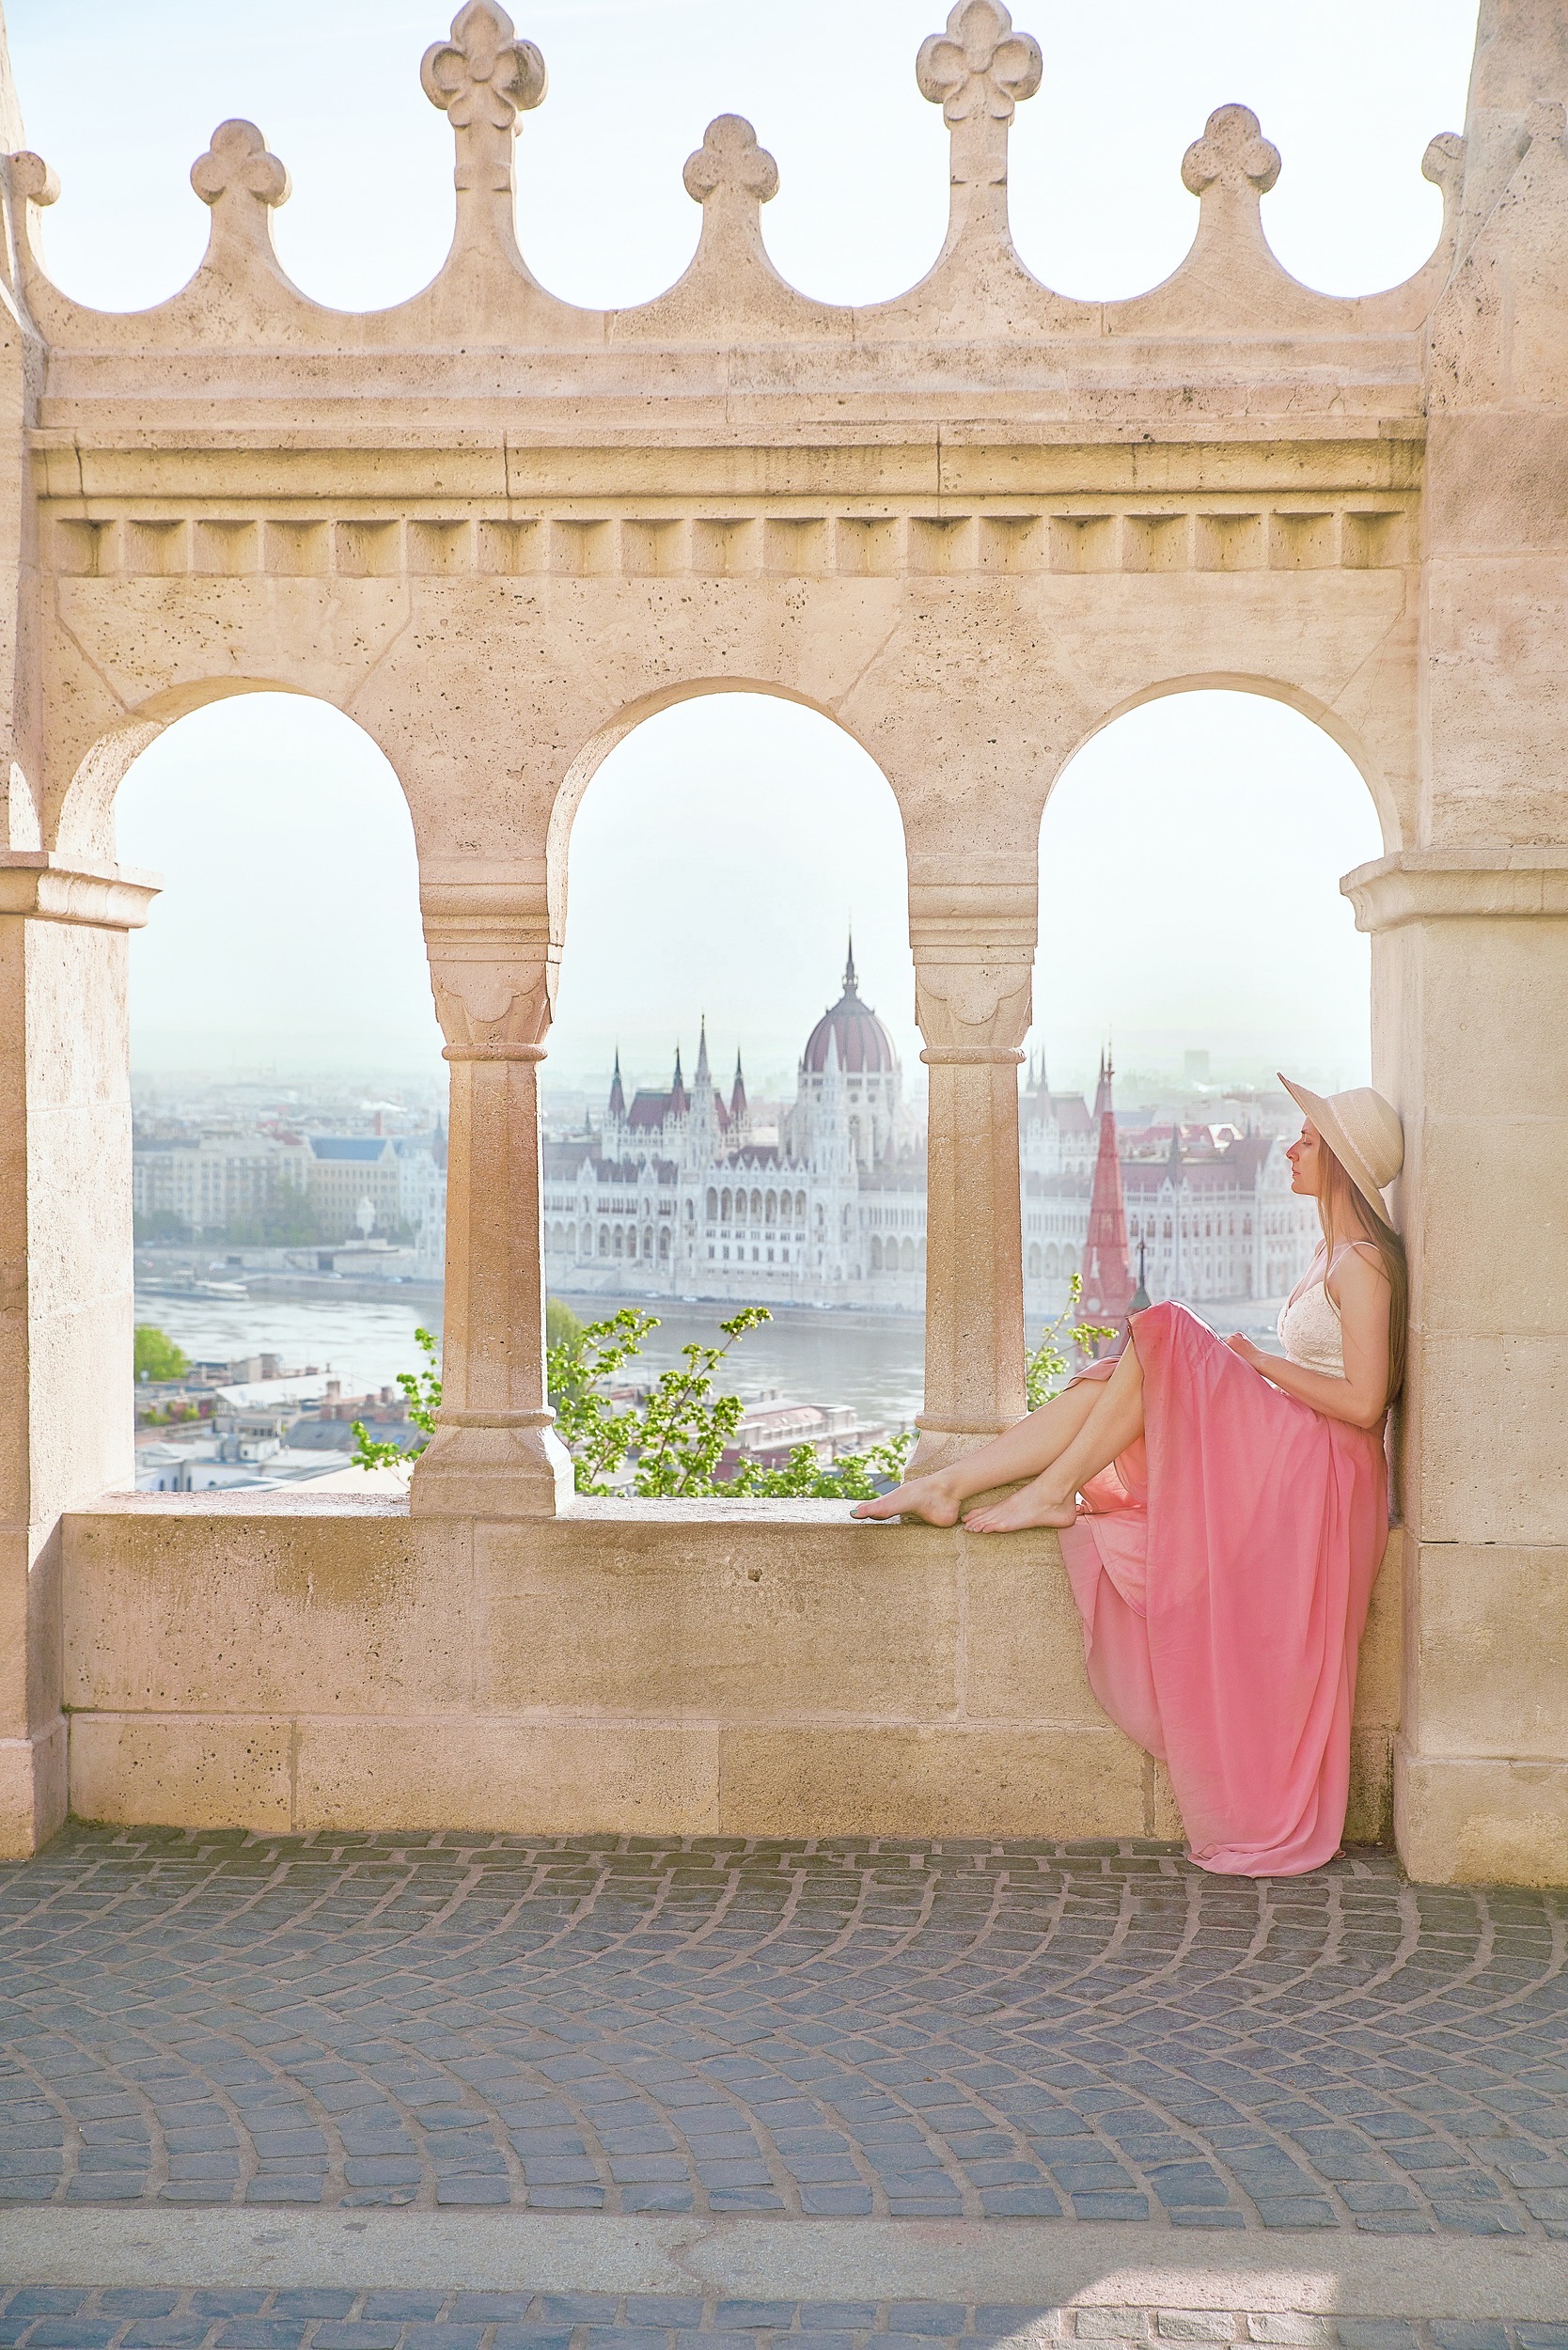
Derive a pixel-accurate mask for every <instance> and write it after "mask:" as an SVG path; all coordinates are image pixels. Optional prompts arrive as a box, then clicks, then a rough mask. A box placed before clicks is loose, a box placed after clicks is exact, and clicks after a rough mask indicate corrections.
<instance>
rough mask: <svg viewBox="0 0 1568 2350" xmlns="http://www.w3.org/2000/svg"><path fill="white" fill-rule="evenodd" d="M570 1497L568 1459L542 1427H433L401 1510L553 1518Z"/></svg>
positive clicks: (546, 1427) (442, 1515) (437, 1515)
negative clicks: (405, 1507) (431, 1434)
mask: <svg viewBox="0 0 1568 2350" xmlns="http://www.w3.org/2000/svg"><path fill="white" fill-rule="evenodd" d="M530 1418H535V1416H532V1415H530ZM572 1492H573V1485H572V1455H571V1454H570V1453H569V1452H568V1450H567V1449H566V1447H565V1445H563V1444H562V1442H561V1440H560V1438H559V1437H558V1436H557V1434H556V1432H555V1430H554V1428H553V1427H551V1426H549V1425H548V1423H546V1424H545V1425H543V1426H540V1425H538V1424H534V1425H529V1424H526V1423H525V1424H524V1425H522V1426H508V1425H504V1424H503V1425H502V1426H499V1427H497V1426H494V1425H492V1426H489V1427H482V1428H476V1427H472V1426H469V1427H443V1426H442V1425H441V1423H440V1421H439V1420H438V1421H437V1423H436V1431H435V1434H434V1435H433V1436H432V1437H431V1441H430V1443H429V1444H428V1445H427V1446H426V1448H425V1449H424V1451H423V1452H422V1453H421V1454H420V1455H419V1458H418V1459H417V1461H416V1463H415V1464H414V1475H413V1478H412V1480H411V1481H410V1484H409V1495H408V1508H409V1515H410V1516H411V1517H416V1518H558V1517H560V1516H561V1515H562V1514H563V1513H564V1512H566V1511H567V1510H568V1509H570V1507H571V1504H572Z"/></svg>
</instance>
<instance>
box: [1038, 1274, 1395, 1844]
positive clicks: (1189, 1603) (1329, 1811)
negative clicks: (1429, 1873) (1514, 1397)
mask: <svg viewBox="0 0 1568 2350" xmlns="http://www.w3.org/2000/svg"><path fill="white" fill-rule="evenodd" d="M1132 1334H1133V1343H1134V1344H1135V1345H1136V1346H1137V1354H1138V1360H1139V1362H1140V1363H1141V1365H1142V1367H1143V1421H1144V1433H1143V1435H1142V1437H1141V1438H1140V1439H1139V1440H1138V1441H1137V1443H1136V1444H1134V1445H1132V1446H1130V1447H1129V1448H1128V1449H1127V1450H1126V1451H1125V1452H1123V1453H1121V1454H1120V1455H1119V1456H1118V1458H1117V1460H1116V1461H1115V1462H1114V1463H1113V1464H1112V1465H1111V1466H1110V1467H1109V1468H1108V1469H1105V1470H1103V1471H1102V1472H1101V1474H1100V1475H1099V1476H1098V1477H1096V1478H1094V1479H1093V1480H1091V1481H1090V1484H1089V1485H1088V1486H1087V1487H1086V1488H1085V1491H1084V1497H1083V1503H1082V1506H1081V1508H1080V1511H1079V1515H1078V1520H1077V1523H1076V1525H1074V1526H1070V1527H1067V1528H1064V1529H1063V1532H1062V1536H1061V1549H1062V1557H1063V1558H1064V1559H1065V1560H1066V1562H1067V1572H1068V1575H1069V1577H1070V1579H1071V1581H1072V1585H1073V1595H1074V1599H1075V1600H1076V1602H1077V1606H1078V1613H1079V1614H1080V1615H1081V1616H1082V1618H1083V1624H1084V1651H1085V1654H1086V1656H1087V1658H1088V1663H1089V1678H1090V1686H1091V1687H1092V1689H1093V1691H1094V1694H1095V1696H1096V1697H1097V1698H1098V1699H1099V1700H1100V1703H1101V1704H1102V1705H1103V1706H1104V1707H1105V1711H1106V1713H1107V1714H1108V1715H1109V1716H1110V1717H1111V1719H1112V1721H1114V1722H1116V1723H1117V1724H1118V1725H1119V1726H1120V1728H1121V1729H1122V1730H1124V1731H1126V1733H1127V1735H1128V1736H1129V1737H1130V1738H1133V1739H1136V1740H1137V1744H1138V1745H1139V1746H1140V1747H1144V1748H1145V1749H1146V1750H1147V1751H1148V1752H1149V1753H1150V1754H1152V1755H1157V1756H1158V1757H1159V1758H1160V1760H1161V1761H1162V1762H1164V1763H1166V1764H1167V1765H1168V1768H1169V1772H1170V1779H1171V1785H1172V1787H1173V1788H1174V1790H1175V1794H1176V1801H1177V1803H1178V1804H1179V1805H1180V1807H1181V1812H1182V1821H1183V1825H1184V1827H1185V1829H1186V1832H1187V1840H1188V1842H1189V1845H1190V1847H1191V1851H1192V1857H1193V1858H1194V1860H1196V1861H1197V1862H1198V1863H1199V1865H1200V1867H1201V1868H1204V1869H1211V1870H1214V1871H1215V1872H1216V1873H1218V1874H1222V1875H1227V1876H1299V1875H1301V1874H1303V1873H1304V1872H1306V1871H1307V1870H1309V1869H1317V1868H1321V1867H1322V1865H1323V1863H1324V1862H1325V1860H1329V1859H1331V1858H1332V1857H1333V1856H1334V1854H1335V1852H1336V1851H1337V1850H1338V1848H1339V1843H1340V1839H1341V1836H1342V1834H1343V1832H1344V1821H1345V1801H1346V1796H1347V1794H1348V1792H1349V1783H1350V1723H1351V1713H1352V1709H1353V1707H1354V1704H1355V1700H1356V1652H1357V1649H1358V1647H1359V1644H1360V1639H1361V1632H1362V1627H1363V1626H1364V1624H1365V1623H1366V1620H1367V1606H1368V1603H1369V1601H1370V1600H1371V1597H1372V1583H1373V1580H1374V1579H1375V1577H1376V1575H1377V1570H1378V1566H1379V1564H1380V1562H1381V1560H1382V1557H1383V1550H1384V1545H1385V1543H1386V1541H1387V1538H1388V1471H1387V1466H1386V1464H1385V1461H1384V1455H1383V1437H1382V1433H1381V1430H1371V1431H1369V1430H1366V1429H1361V1428H1350V1427H1347V1426H1346V1425H1345V1424H1344V1423H1343V1422H1342V1421H1340V1420H1332V1419H1326V1418H1325V1417H1324V1415H1323V1414H1322V1413H1321V1412H1314V1411H1313V1410H1312V1409H1311V1408H1310V1406H1309V1404H1306V1403H1302V1402H1297V1400H1296V1399H1295V1398H1294V1396H1289V1395H1286V1394H1284V1393H1283V1392H1282V1391H1281V1390H1280V1389H1279V1388H1278V1387H1272V1386H1271V1385H1270V1384H1269V1382H1268V1381H1267V1380H1266V1379H1265V1378H1264V1377H1263V1376H1262V1373H1261V1372H1259V1371H1254V1370H1253V1369H1252V1368H1251V1366H1250V1365H1249V1364H1247V1363H1244V1362H1243V1361H1242V1359H1241V1357H1240V1356H1239V1355H1233V1354H1232V1353H1231V1350H1230V1348H1229V1347H1228V1346H1226V1345H1224V1344H1222V1342H1221V1341H1220V1340H1218V1339H1216V1338H1215V1335H1214V1333H1213V1331H1211V1330H1209V1329H1207V1328H1205V1326H1204V1324H1202V1323H1200V1321H1199V1320H1198V1318H1197V1316H1196V1315H1194V1314H1190V1313H1188V1312H1187V1310H1186V1308H1184V1307H1182V1306H1176V1305H1164V1306H1152V1307H1151V1308H1149V1310H1148V1311H1147V1312H1146V1313H1141V1314H1137V1315H1135V1316H1134V1318H1133V1323H1132ZM1114 1367H1115V1366H1114V1365H1113V1364H1112V1363H1110V1362H1104V1363H1095V1364H1093V1365H1092V1366H1091V1367H1090V1369H1089V1370H1088V1371H1085V1372H1084V1373H1082V1376H1083V1377H1084V1378H1086V1379H1108V1378H1109V1376H1110V1374H1111V1371H1112V1370H1113V1369H1114Z"/></svg>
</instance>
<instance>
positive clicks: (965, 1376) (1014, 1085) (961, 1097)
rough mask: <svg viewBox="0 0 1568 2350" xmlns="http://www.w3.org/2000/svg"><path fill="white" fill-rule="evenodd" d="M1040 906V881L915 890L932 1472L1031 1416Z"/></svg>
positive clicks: (924, 1425)
mask: <svg viewBox="0 0 1568 2350" xmlns="http://www.w3.org/2000/svg"><path fill="white" fill-rule="evenodd" d="M1034 897H1035V885H1034V879H1033V876H1032V874H1031V875H1030V877H1029V880H1028V882H1027V884H1019V885H1014V886H1011V887H1006V886H974V887H966V886H964V885H952V884H948V885H943V884H920V883H918V882H912V883H911V885H910V906H911V917H910V937H911V942H912V944H913V946H914V949H915V1017H916V1020H917V1022H918V1024H919V1028H920V1033H921V1035H922V1036H923V1037H924V1038H925V1040H926V1047H925V1050H924V1052H923V1053H922V1054H921V1055H920V1058H921V1059H922V1060H923V1061H924V1062H925V1063H926V1065H927V1067H928V1068H929V1069H930V1071H931V1088H930V1107H929V1124H928V1137H927V1143H926V1300H925V1304H926V1392H925V1408H924V1409H923V1410H922V1411H921V1412H920V1413H919V1414H918V1415H917V1418H916V1423H915V1424H916V1426H917V1428H918V1430H919V1431H920V1434H919V1439H918V1442H917V1445H916V1448H915V1453H914V1465H916V1466H917V1467H918V1468H921V1469H933V1468H939V1467H941V1466H942V1465H944V1464H945V1463H946V1462H948V1461H950V1460H953V1459H956V1458H957V1457H958V1456H959V1455H960V1454H961V1453H964V1452H969V1451H973V1450H974V1449H975V1447H976V1446H977V1445H980V1444H983V1443H984V1441H985V1439H986V1438H987V1437H988V1436H995V1435H997V1434H999V1433H1000V1432H1001V1430H1003V1429H1004V1428H1010V1427H1011V1425H1012V1423H1013V1421H1014V1420H1016V1419H1021V1418H1022V1417H1023V1414H1024V1250H1023V1225H1022V1216H1021V1210H1020V1204H1019V1191H1018V1067H1019V1063H1020V1062H1021V1061H1022V1059H1023V1058H1024V1055H1023V1051H1022V1046H1023V1041H1024V1038H1025V1036H1026V1035H1027V1031H1028V1026H1029V1018H1030V988H1029V975H1030V968H1031V964H1032V962H1033V956H1034Z"/></svg>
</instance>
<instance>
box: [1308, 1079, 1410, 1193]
mask: <svg viewBox="0 0 1568 2350" xmlns="http://www.w3.org/2000/svg"><path fill="white" fill-rule="evenodd" d="M1279 1082H1280V1084H1281V1085H1282V1086H1283V1087H1284V1089H1285V1090H1286V1092H1287V1093H1288V1094H1290V1096H1291V1097H1292V1099H1293V1100H1294V1102H1295V1103H1296V1104H1297V1105H1299V1106H1300V1108H1301V1109H1302V1110H1303V1111H1304V1112H1305V1114H1306V1116H1307V1118H1308V1119H1309V1121H1310V1122H1311V1124H1312V1125H1314V1126H1315V1127H1316V1128H1317V1130H1318V1132H1319V1134H1320V1135H1321V1136H1323V1138H1324V1140H1325V1142H1326V1143H1327V1145H1328V1148H1329V1149H1330V1150H1331V1151H1332V1152H1333V1153H1334V1156H1335V1157H1336V1158H1337V1159H1338V1160H1339V1162H1340V1164H1341V1167H1343V1168H1344V1170H1345V1173H1346V1174H1347V1175H1348V1176H1349V1177H1350V1180H1351V1182H1352V1183H1354V1184H1355V1185H1356V1190H1357V1191H1358V1192H1359V1193H1360V1194H1361V1197H1362V1199H1365V1200H1366V1201H1367V1203H1368V1205H1369V1206H1370V1207H1372V1208H1375V1209H1376V1211H1377V1213H1378V1214H1379V1215H1380V1216H1381V1217H1382V1218H1383V1221H1384V1223H1385V1224H1387V1223H1388V1208H1387V1207H1386V1206H1385V1204H1384V1199H1383V1194H1384V1192H1385V1191H1386V1190H1387V1189H1388V1185H1389V1184H1390V1183H1392V1182H1393V1180H1394V1177H1395V1176H1396V1175H1397V1174H1398V1173H1399V1171H1400V1168H1401V1167H1403V1165H1404V1129H1403V1126H1402V1125H1401V1124H1400V1116H1399V1112H1398V1110H1396V1109H1395V1107H1394V1105H1393V1104H1392V1103H1391V1102H1386V1101H1385V1100H1384V1098H1383V1096H1382V1094H1381V1093H1378V1092H1376V1091H1374V1089H1372V1087H1371V1086H1353V1087H1352V1088H1351V1089H1350V1091H1349V1092H1348V1093H1329V1094H1322V1093H1312V1092H1310V1091H1309V1089H1308V1088H1307V1087H1306V1086H1298V1085H1293V1084H1292V1083H1291V1080H1290V1079H1289V1077H1287V1076H1286V1075H1285V1073H1284V1072H1283V1071H1282V1070H1281V1071H1280V1072H1279Z"/></svg>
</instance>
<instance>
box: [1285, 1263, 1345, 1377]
mask: <svg viewBox="0 0 1568 2350" xmlns="http://www.w3.org/2000/svg"><path fill="white" fill-rule="evenodd" d="M1361 1245H1362V1244H1360V1243H1357V1242H1356V1241H1348V1240H1347V1241H1341V1243H1340V1246H1338V1248H1336V1249H1335V1251H1334V1255H1333V1259H1332V1261H1330V1259H1329V1256H1328V1249H1327V1245H1326V1244H1325V1242H1323V1241H1319V1243H1318V1246H1317V1250H1316V1253H1315V1255H1314V1256H1313V1258H1312V1261H1311V1263H1310V1264H1309V1266H1308V1268H1307V1270H1306V1272H1305V1274H1304V1275H1303V1276H1302V1277H1301V1279H1300V1280H1299V1281H1298V1282H1297V1283H1296V1285H1295V1287H1294V1290H1292V1292H1291V1293H1290V1295H1289V1297H1287V1298H1286V1300H1285V1303H1284V1304H1283V1306H1281V1308H1279V1320H1278V1324H1277V1325H1276V1336H1277V1337H1278V1340H1279V1345H1280V1349H1281V1351H1282V1353H1283V1355H1284V1356H1285V1359H1286V1361H1287V1362H1291V1363H1299V1364H1300V1365H1301V1368H1302V1370H1303V1371H1324V1372H1325V1373H1326V1374H1327V1376H1328V1377H1329V1378H1331V1379H1342V1378H1343V1377H1344V1375H1345V1350H1344V1340H1343V1337H1342V1335H1341V1328H1340V1309H1339V1308H1338V1306H1336V1305H1335V1303H1334V1300H1333V1299H1332V1298H1331V1297H1330V1296H1329V1294H1328V1277H1329V1275H1330V1274H1331V1273H1332V1272H1333V1270H1334V1266H1335V1265H1337V1264H1338V1263H1339V1261H1340V1259H1341V1257H1342V1256H1343V1255H1344V1253H1345V1250H1346V1249H1347V1248H1355V1247H1357V1246H1361Z"/></svg>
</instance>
